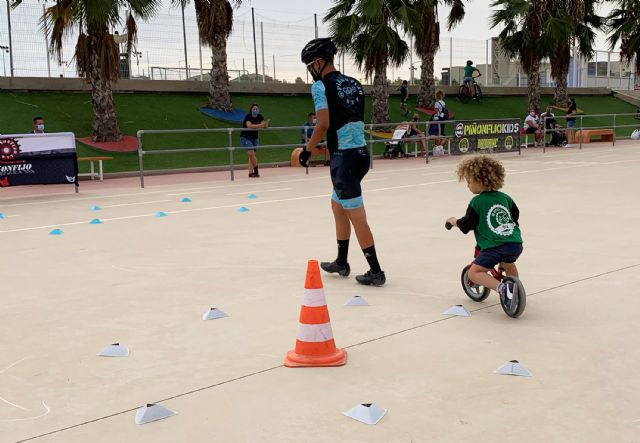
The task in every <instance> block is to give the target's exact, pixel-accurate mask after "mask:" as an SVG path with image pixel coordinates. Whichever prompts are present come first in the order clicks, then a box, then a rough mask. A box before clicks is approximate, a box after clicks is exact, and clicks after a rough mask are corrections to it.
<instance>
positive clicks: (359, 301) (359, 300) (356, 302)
mask: <svg viewBox="0 0 640 443" xmlns="http://www.w3.org/2000/svg"><path fill="white" fill-rule="evenodd" d="M344 305H345V306H369V303H367V301H366V300H365V299H364V297H361V296H359V295H354V296H353V297H351V299H350V300H349V301H347V302H346V303H345V304H344Z"/></svg>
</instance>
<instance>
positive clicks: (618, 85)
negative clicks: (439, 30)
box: [0, 0, 637, 89]
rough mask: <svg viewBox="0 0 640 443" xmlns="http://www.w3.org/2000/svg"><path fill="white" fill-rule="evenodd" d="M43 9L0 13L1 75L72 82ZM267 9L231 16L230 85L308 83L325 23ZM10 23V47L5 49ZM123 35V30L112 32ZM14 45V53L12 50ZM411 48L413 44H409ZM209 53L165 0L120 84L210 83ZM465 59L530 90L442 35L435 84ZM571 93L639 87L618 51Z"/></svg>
mask: <svg viewBox="0 0 640 443" xmlns="http://www.w3.org/2000/svg"><path fill="white" fill-rule="evenodd" d="M44 7H45V6H44V5H43V4H42V3H41V2H38V1H37V0H25V1H24V2H23V3H22V4H21V5H20V7H18V8H16V9H13V10H11V11H10V17H9V13H8V10H7V8H6V7H4V5H2V6H1V7H0V53H1V54H2V63H3V65H2V68H1V69H0V75H4V76H10V75H14V76H21V77H77V72H76V68H75V61H74V59H73V52H74V47H75V41H76V39H77V32H76V31H75V30H72V31H71V32H70V33H69V34H68V36H67V37H66V40H65V44H64V46H63V54H62V59H61V60H60V61H59V60H57V59H56V58H55V57H53V56H51V55H50V54H49V53H48V51H47V43H46V40H47V36H46V35H45V33H44V31H43V29H42V27H41V26H40V19H41V17H42V14H43V12H44ZM272 15H273V14H272V13H271V12H270V11H269V10H263V9H255V10H254V9H245V8H243V9H241V10H237V11H235V15H234V26H233V32H232V34H231V36H230V37H229V40H228V44H227V52H228V70H229V77H230V79H231V81H234V82H235V81H251V82H274V81H276V82H285V83H293V82H302V83H308V82H309V80H310V79H309V77H308V74H307V72H306V70H305V68H304V65H303V64H302V63H301V62H300V50H301V48H302V46H303V45H304V44H305V43H306V42H307V41H308V40H310V39H312V38H314V37H315V36H316V35H318V36H326V35H328V28H327V26H326V25H325V24H323V23H322V17H321V16H319V15H318V16H316V15H314V14H311V13H310V14H296V13H288V15H287V18H286V19H283V18H281V17H282V16H279V18H273V17H272ZM9 19H10V21H11V33H10V36H11V44H10V43H9ZM112 31H113V32H114V34H115V33H116V32H118V33H120V34H123V33H124V32H125V31H126V30H125V29H124V27H122V28H120V29H113V30H112ZM10 46H11V47H10ZM411 47H412V48H413V45H411ZM210 54H211V51H210V49H209V48H207V47H203V46H201V45H200V43H199V39H198V30H197V25H196V15H195V9H194V7H193V4H191V5H189V6H187V8H185V10H184V11H182V10H181V9H180V8H176V7H173V8H172V7H171V6H170V2H169V1H168V0H165V1H164V5H163V7H162V8H160V9H159V10H158V11H157V13H156V14H155V15H154V16H153V17H151V18H150V19H149V21H143V20H140V21H138V41H137V43H136V45H135V47H134V50H133V51H132V53H131V54H127V53H126V51H125V48H124V44H123V45H122V54H121V77H123V78H132V79H151V80H208V79H209V69H210V66H211V55H210ZM467 60H472V61H473V62H474V65H475V66H476V67H477V68H478V69H479V70H480V72H481V73H482V77H481V78H480V79H479V80H478V82H479V83H480V84H482V85H483V86H485V85H489V86H494V85H495V86H521V87H524V86H527V76H526V75H525V74H524V73H523V72H522V71H521V69H520V66H519V64H518V63H517V62H516V61H514V60H510V59H509V58H508V57H505V56H504V54H503V53H502V51H501V50H500V47H499V44H498V42H497V39H495V38H493V39H490V40H469V39H459V38H455V37H451V36H446V35H443V36H441V39H440V49H439V51H438V52H437V54H436V57H435V60H434V65H435V66H434V68H435V69H434V75H435V77H436V82H437V83H438V84H442V85H456V84H459V83H461V81H462V79H463V77H464V75H463V69H464V66H465V64H466V61H467ZM336 64H337V66H338V68H339V69H340V70H342V71H343V72H345V73H347V74H348V75H352V76H354V77H356V78H358V79H360V80H361V81H362V82H363V83H367V81H366V80H367V79H365V78H364V75H363V74H362V73H361V72H359V71H358V69H357V68H356V66H355V65H354V62H353V60H352V58H351V57H349V56H348V55H345V54H339V56H338V58H337V60H336ZM420 64H421V62H420V58H419V57H418V56H417V54H416V53H415V51H412V54H411V56H410V57H408V59H407V60H406V62H405V63H403V64H402V66H400V67H389V69H388V71H387V77H388V78H389V81H390V82H391V83H394V84H395V83H399V82H400V80H404V79H406V80H412V81H413V82H414V83H416V82H417V81H418V79H419V77H420ZM570 65H571V67H570V72H569V78H568V80H569V86H570V87H571V86H574V87H580V86H581V87H608V88H611V89H633V88H634V84H635V83H636V82H637V78H636V76H634V75H633V74H632V73H631V69H630V67H629V66H628V65H627V64H625V63H623V62H621V61H620V57H619V54H618V53H616V52H608V51H596V53H595V56H594V57H593V59H592V60H582V59H581V58H580V57H572V58H571V63H570ZM540 75H541V84H542V85H543V86H552V85H553V80H552V79H551V67H550V65H549V63H548V62H544V63H543V64H542V66H541V70H540Z"/></svg>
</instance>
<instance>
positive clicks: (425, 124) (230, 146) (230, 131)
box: [137, 119, 522, 188]
mask: <svg viewBox="0 0 640 443" xmlns="http://www.w3.org/2000/svg"><path fill="white" fill-rule="evenodd" d="M502 120H506V119H483V120H482V121H483V122H491V121H502ZM510 120H516V119H510ZM459 122H465V120H444V121H422V122H401V123H382V124H367V125H365V129H366V131H367V132H368V134H369V137H368V139H367V140H366V144H367V146H368V149H369V152H370V154H371V156H370V157H371V168H372V169H373V158H374V155H373V147H374V145H375V144H376V143H382V144H387V143H390V142H399V141H402V142H403V143H420V142H422V141H424V142H425V150H426V162H427V163H428V161H429V155H428V146H427V145H428V140H433V139H438V138H442V139H446V140H447V142H448V145H449V146H448V151H449V153H451V139H452V136H453V135H454V134H453V132H454V131H455V126H456V124H457V123H459ZM412 123H415V124H416V126H418V127H419V128H420V129H422V128H424V129H425V132H424V133H423V134H421V135H416V136H411V137H402V138H376V136H375V135H374V130H375V129H393V128H395V127H396V126H398V125H407V124H408V125H411V124H412ZM441 124H445V125H447V126H448V127H450V131H451V132H452V133H451V134H450V135H448V136H437V135H433V136H431V135H429V126H430V125H441ZM520 124H521V125H522V123H520ZM521 127H522V126H521ZM303 128H304V126H282V127H274V128H264V129H247V128H219V129H153V130H139V131H138V132H137V137H138V162H139V167H140V186H141V187H142V188H144V171H145V169H144V157H145V156H146V155H156V154H184V153H193V152H224V151H226V152H228V154H229V157H228V158H229V177H230V180H231V181H233V180H235V169H236V168H235V164H236V163H235V157H234V153H235V151H236V150H240V151H247V150H251V149H253V148H251V147H244V146H234V143H233V136H234V133H236V132H243V131H259V132H261V133H263V132H273V131H302V129H303ZM152 134H157V135H177V134H226V135H227V146H221V145H220V144H219V145H218V146H211V147H200V148H178V147H176V148H172V147H169V148H162V149H151V150H149V149H147V150H145V149H144V144H143V136H144V135H152ZM520 145H521V143H518V144H517V146H518V148H519V147H520ZM301 146H302V143H286V144H277V145H274V144H271V145H269V144H267V145H260V146H258V149H261V150H262V149H268V148H273V149H291V148H299V147H301ZM319 146H326V144H324V143H323V144H320V145H319ZM306 173H307V174H308V173H309V170H308V168H307V169H306Z"/></svg>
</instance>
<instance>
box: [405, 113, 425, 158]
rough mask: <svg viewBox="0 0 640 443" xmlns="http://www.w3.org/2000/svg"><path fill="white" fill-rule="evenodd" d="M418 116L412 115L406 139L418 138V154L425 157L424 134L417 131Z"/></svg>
mask: <svg viewBox="0 0 640 443" xmlns="http://www.w3.org/2000/svg"><path fill="white" fill-rule="evenodd" d="M419 119H420V116H419V115H418V114H413V118H412V119H411V122H410V124H409V131H407V137H420V140H419V143H420V154H421V155H424V156H425V157H426V156H427V145H426V143H425V137H424V132H422V131H421V130H420V129H418V120H419Z"/></svg>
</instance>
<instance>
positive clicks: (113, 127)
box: [89, 36, 122, 142]
mask: <svg viewBox="0 0 640 443" xmlns="http://www.w3.org/2000/svg"><path fill="white" fill-rule="evenodd" d="M89 39H90V44H89V48H90V51H91V53H90V54H89V57H90V63H91V72H90V83H91V104H92V106H93V140H94V141H99V142H112V141H118V140H120V139H121V138H122V135H121V134H120V129H119V128H118V117H117V115H116V105H115V102H114V101H113V94H112V92H111V81H110V80H109V79H108V78H107V77H106V76H104V75H103V73H102V70H101V69H100V68H99V55H98V53H97V51H96V50H95V48H96V46H97V45H96V39H95V38H93V37H91V36H90V37H89ZM91 40H93V41H91Z"/></svg>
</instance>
